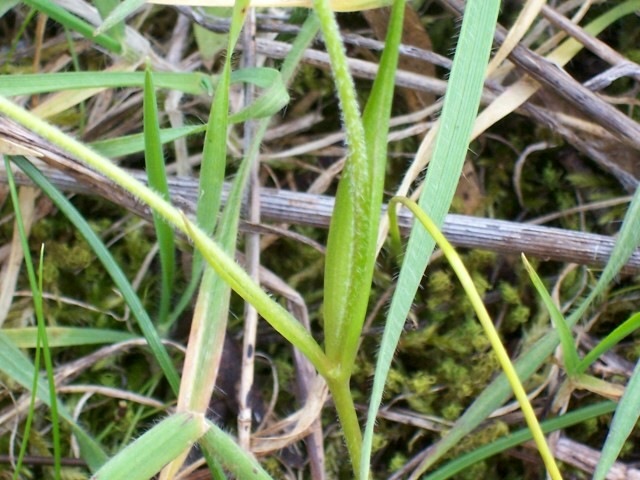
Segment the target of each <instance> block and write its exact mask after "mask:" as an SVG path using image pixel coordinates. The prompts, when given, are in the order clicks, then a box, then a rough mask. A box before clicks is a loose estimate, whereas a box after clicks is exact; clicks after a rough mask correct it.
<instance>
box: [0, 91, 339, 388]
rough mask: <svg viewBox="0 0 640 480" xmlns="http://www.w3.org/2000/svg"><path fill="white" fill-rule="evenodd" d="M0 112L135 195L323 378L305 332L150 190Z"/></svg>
mask: <svg viewBox="0 0 640 480" xmlns="http://www.w3.org/2000/svg"><path fill="white" fill-rule="evenodd" d="M0 112H1V113H3V114H5V115H7V116H8V117H10V118H11V119H12V120H15V121H17V122H18V123H20V124H22V125H24V126H26V127H27V128H30V129H31V130H32V131H33V132H34V133H35V134H37V135H40V136H41V137H43V138H45V139H46V140H48V141H50V142H51V143H53V144H54V145H57V146H58V147H60V148H62V149H63V150H65V151H66V152H68V153H70V154H71V155H73V156H74V157H75V158H77V159H79V160H80V161H82V162H83V163H85V164H87V165H89V166H91V167H92V168H94V169H96V170H97V171H98V172H100V173H102V174H103V175H105V176H106V177H108V178H109V179H111V180H113V181H114V182H115V183H117V184H118V185H120V186H121V187H122V188H124V189H126V190H127V191H129V192H131V193H133V194H134V195H136V197H138V198H139V199H140V201H141V202H144V203H145V204H147V205H149V206H150V207H151V208H153V209H154V210H156V211H157V212H159V213H160V214H162V216H163V217H164V218H165V219H166V220H167V221H168V222H170V223H171V224H173V225H175V226H176V228H178V229H179V230H181V231H182V232H184V233H186V234H187V235H190V236H191V237H192V239H193V240H194V243H196V245H197V246H198V248H199V249H200V250H201V252H202V253H203V254H204V255H205V257H206V259H207V261H208V263H209V264H210V265H211V266H212V267H213V268H214V269H215V270H216V272H217V273H218V274H219V275H220V276H221V277H222V278H223V279H224V280H225V281H226V282H227V283H229V285H231V288H232V289H233V290H235V291H236V292H237V293H238V295H240V296H241V297H242V298H244V299H245V300H246V301H248V302H250V303H251V304H252V305H253V306H254V307H255V308H256V310H257V311H258V313H260V315H261V316H262V317H263V318H264V319H265V320H267V321H268V322H269V323H270V324H271V326H272V327H273V328H274V329H275V330H276V331H278V332H279V333H280V334H281V335H282V336H283V337H285V338H286V339H287V340H288V341H289V342H290V343H292V344H294V345H295V346H296V347H297V348H298V349H299V350H300V351H301V352H302V353H303V354H304V355H305V356H306V357H307V358H308V359H309V360H310V361H311V363H313V365H314V366H315V367H316V369H317V370H318V372H319V373H320V374H321V375H323V376H329V372H330V370H331V368H330V365H329V362H328V360H327V358H326V356H325V355H324V352H323V351H322V349H321V348H320V346H319V345H318V343H317V342H316V341H315V340H314V338H313V337H312V336H311V335H310V334H309V332H307V330H306V329H305V328H304V327H303V326H302V325H301V324H300V322H298V321H297V320H296V319H295V318H294V317H293V316H292V315H291V314H290V313H289V312H288V311H287V310H286V309H285V308H283V307H282V306H281V305H280V304H279V303H278V302H276V301H274V300H273V299H272V298H271V297H270V296H269V295H268V294H267V293H266V292H264V290H262V288H260V286H259V285H258V284H257V283H256V282H255V281H254V280H252V279H251V277H250V276H249V275H247V273H246V272H245V271H244V270H243V269H242V267H240V265H238V263H237V262H236V261H235V260H234V259H233V258H230V257H229V256H228V255H227V254H225V253H224V251H223V250H222V249H221V248H220V246H219V245H218V244H217V243H216V242H214V241H213V240H211V238H210V237H209V236H207V235H206V234H205V233H204V232H203V231H202V229H201V228H200V227H198V226H197V225H195V224H194V223H193V222H192V221H190V220H189V219H188V218H187V217H186V216H185V215H184V214H183V213H182V212H181V211H180V210H178V209H177V208H175V207H173V206H172V205H170V204H168V203H167V202H165V201H164V200H163V199H162V198H161V197H160V196H159V195H157V194H156V193H155V192H154V191H153V190H151V189H150V188H148V187H147V186H145V185H144V184H142V183H141V182H139V181H138V180H136V179H135V178H134V177H132V176H131V175H130V174H128V173H127V172H126V171H125V170H124V169H122V168H120V167H119V166H117V165H114V164H113V163H112V162H111V161H109V160H108V159H107V158H104V157H102V156H101V155H99V154H97V153H96V152H95V151H93V150H91V149H90V148H89V147H87V146H86V145H85V144H83V143H81V142H79V141H77V140H75V139H74V138H72V137H70V136H69V135H66V134H65V133H64V132H62V131H61V130H60V129H59V128H57V127H55V126H53V125H50V124H48V123H47V122H45V121H43V120H42V119H39V118H38V117H36V116H35V115H33V114H32V113H31V112H29V111H27V110H25V109H24V108H22V107H20V106H18V105H16V104H15V103H13V102H11V101H9V100H8V99H6V98H5V97H3V96H1V95H0ZM25 161H26V160H25Z"/></svg>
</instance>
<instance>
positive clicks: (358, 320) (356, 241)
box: [314, 0, 379, 463]
mask: <svg viewBox="0 0 640 480" xmlns="http://www.w3.org/2000/svg"><path fill="white" fill-rule="evenodd" d="M314 7H315V11H316V15H317V16H318V19H319V20H320V25H321V29H322V34H323V37H324V41H325V45H326V47H327V52H328V54H329V58H330V60H331V69H332V72H333V75H334V78H335V87H336V93H337V95H338V100H339V102H340V110H341V111H342V118H343V123H344V130H345V136H346V143H347V145H348V146H349V154H348V158H347V161H346V163H345V166H344V169H343V172H342V178H341V180H340V184H339V185H338V191H337V194H336V201H335V206H334V209H333V215H332V216H331V224H330V226H329V238H328V240H327V253H326V260H325V272H324V305H323V313H324V334H325V351H326V352H327V357H329V359H330V360H331V361H332V362H334V363H335V365H336V367H339V368H340V369H341V370H343V371H344V373H343V374H344V377H345V378H348V377H349V376H350V371H351V369H352V365H353V358H354V357H355V354H356V351H355V349H356V347H357V339H358V337H359V335H360V329H361V326H362V322H363V321H364V315H365V312H366V308H367V305H368V302H369V291H370V289H371V276H370V274H371V268H370V267H369V265H370V264H371V263H370V262H371V261H373V259H370V258H367V254H368V253H369V252H370V251H371V248H370V244H371V242H375V240H372V239H371V238H370V231H371V222H372V217H373V215H372V212H371V205H370V201H371V198H372V195H371V189H372V185H371V180H372V179H371V166H370V164H369V159H368V152H367V148H366V141H365V133H364V126H363V124H362V119H361V117H360V107H359V106H358V101H357V98H356V93H355V86H354V83H353V78H352V77H351V75H350V73H349V68H348V66H347V61H346V55H345V51H344V45H343V44H342V41H341V39H340V32H339V28H338V25H337V22H336V19H335V16H334V14H333V12H332V11H331V9H330V7H329V5H328V2H326V1H323V0H316V1H314ZM376 215H379V212H376ZM354 340H355V342H354ZM343 380H344V379H343ZM334 397H335V392H334ZM334 400H335V398H334ZM337 407H338V411H339V412H340V407H339V406H337ZM344 428H348V427H346V426H345V425H344V424H343V429H344ZM358 428H359V427H358ZM359 434H360V432H359V431H358V435H359ZM347 444H348V445H349V442H347ZM352 460H354V461H357V462H358V463H359V461H360V459H359V458H358V459H352Z"/></svg>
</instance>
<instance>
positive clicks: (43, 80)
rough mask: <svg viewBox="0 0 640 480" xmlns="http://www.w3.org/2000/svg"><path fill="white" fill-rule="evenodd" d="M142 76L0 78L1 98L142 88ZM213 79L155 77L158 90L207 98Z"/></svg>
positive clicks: (77, 74) (82, 74)
mask: <svg viewBox="0 0 640 480" xmlns="http://www.w3.org/2000/svg"><path fill="white" fill-rule="evenodd" d="M144 78H145V74H144V72H62V73H25V74H15V75H7V76H3V77H2V82H1V83H0V95H5V96H8V97H12V96H15V95H35V94H38V93H49V92H59V91H61V90H78V89H87V88H89V89H92V88H124V87H139V88H143V87H144ZM213 81H214V79H213V78H212V77H211V76H209V75H205V74H204V73H174V72H162V73H156V74H155V75H154V82H155V85H156V87H157V88H169V89H172V90H179V91H181V92H184V93H190V94H192V95H202V94H208V93H209V92H211V91H212V89H213V83H212V82H213Z"/></svg>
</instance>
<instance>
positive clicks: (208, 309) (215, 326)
mask: <svg viewBox="0 0 640 480" xmlns="http://www.w3.org/2000/svg"><path fill="white" fill-rule="evenodd" d="M247 5H248V0H239V1H237V2H236V5H235V6H234V8H233V13H232V17H231V26H230V29H229V45H228V48H227V52H233V50H234V48H235V45H236V42H237V40H238V37H239V35H240V30H241V28H242V25H243V23H244V18H245V15H246V10H247ZM230 85H231V54H230V53H229V54H228V55H227V57H226V59H225V64H224V68H223V71H222V74H221V75H220V81H219V83H218V85H217V88H216V92H215V95H214V98H213V103H212V105H211V112H210V114H209V121H208V126H207V132H206V135H205V139H204V150H203V152H202V161H201V164H200V182H199V186H198V203H197V205H196V220H197V222H198V225H199V226H200V227H201V228H202V229H203V230H204V232H206V233H207V234H208V235H211V234H212V232H213V231H214V227H215V225H216V221H217V220H218V211H219V210H220V205H221V202H222V185H223V183H224V174H225V167H226V161H227V128H228V124H229V123H228V118H229V88H230ZM237 223H238V219H237V218H236V219H233V221H232V222H231V224H228V223H227V222H220V223H219V231H223V232H228V233H229V235H228V236H227V237H226V238H223V239H222V241H220V240H221V239H220V236H217V238H218V240H219V241H220V244H221V247H222V249H223V251H224V252H225V253H226V254H228V255H229V256H230V257H233V256H234V252H235V243H236V242H235V240H236V235H235V232H237ZM202 260H203V258H202V255H201V254H200V252H195V254H194V257H193V267H192V273H191V275H192V281H193V280H195V279H197V278H198V277H199V276H200V273H201V269H202V266H203V262H202ZM187 293H189V289H187ZM230 295H231V287H230V286H229V284H228V283H226V282H225V281H224V280H223V279H222V278H221V277H220V276H219V275H218V274H217V272H216V271H215V270H214V269H213V268H211V267H210V266H208V265H207V266H205V269H204V275H203V277H202V282H201V283H200V288H199V291H198V296H197V300H196V305H195V308H194V314H193V320H192V322H191V332H190V334H189V344H188V346H187V352H186V356H185V362H184V369H183V372H182V382H181V384H180V395H179V397H178V411H185V410H186V411H194V412H199V413H204V412H205V411H206V410H207V408H208V405H209V401H210V399H211V394H212V393H213V389H214V387H215V383H216V378H217V374H218V369H219V367H220V359H221V357H222V347H223V342H224V338H225V334H226V329H227V317H228V315H229V299H230ZM187 454H188V450H185V451H184V452H183V453H182V454H181V455H179V456H178V457H177V458H175V460H174V461H172V462H171V463H170V464H169V465H167V467H166V468H165V469H163V471H162V474H161V476H160V478H161V479H170V478H173V476H174V475H175V473H176V472H177V471H178V470H179V469H180V467H181V466H182V463H183V462H184V460H185V459H186V456H187Z"/></svg>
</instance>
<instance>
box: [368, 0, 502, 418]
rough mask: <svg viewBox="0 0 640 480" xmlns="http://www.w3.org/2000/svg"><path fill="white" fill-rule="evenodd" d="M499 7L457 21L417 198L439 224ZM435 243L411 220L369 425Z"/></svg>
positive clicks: (477, 7)
mask: <svg viewBox="0 0 640 480" xmlns="http://www.w3.org/2000/svg"><path fill="white" fill-rule="evenodd" d="M499 6H500V2H499V1H496V0H491V1H489V0H470V1H469V2H467V13H465V15H464V17H463V20H462V28H461V31H460V37H459V41H458V46H457V48H456V54H455V57H454V61H453V66H452V69H451V75H450V78H449V85H448V86H447V92H446V95H445V99H444V106H443V110H442V116H441V118H440V127H439V131H438V137H437V140H436V145H435V148H434V153H433V157H432V159H431V162H430V164H429V168H428V170H427V176H426V179H425V183H424V186H423V191H422V194H421V196H420V202H419V204H420V207H421V208H422V209H423V210H425V212H427V213H428V215H429V217H430V218H432V219H433V221H434V223H435V224H436V226H438V228H442V223H443V221H444V217H445V215H446V214H447V212H448V210H449V206H450V204H451V201H452V198H453V194H454V192H455V189H456V187H457V185H458V181H459V179H460V174H461V171H462V165H463V163H464V158H465V155H466V153H467V148H468V144H469V138H470V135H471V129H472V126H473V122H474V120H475V117H476V114H477V111H478V106H479V104H480V95H481V92H482V87H483V81H484V73H485V70H486V67H487V62H488V59H489V52H490V50H491V44H492V41H493V30H494V28H495V23H496V20H497V16H498V10H499ZM434 245H435V242H434V241H433V239H432V238H431V237H430V236H429V234H428V233H427V232H425V231H424V230H423V229H422V227H421V226H419V225H415V226H414V228H413V229H412V231H411V236H410V237H409V244H408V247H407V250H406V252H405V255H404V261H403V263H402V269H401V270H400V276H399V279H398V284H397V287H396V291H395V293H394V296H393V299H392V302H391V307H390V311H389V313H388V316H387V321H386V326H385V330H384V334H383V338H382V341H381V343H380V349H379V353H378V360H377V364H376V372H375V376H374V385H373V389H372V393H371V400H370V403H369V418H368V422H367V428H368V429H371V428H373V422H374V421H375V414H376V412H377V410H378V408H379V406H380V402H381V401H382V394H383V390H384V382H385V380H386V377H387V374H388V372H389V368H390V366H391V362H392V360H393V355H394V353H395V349H396V345H397V344H398V340H399V339H400V334H401V333H402V330H403V328H404V323H405V319H406V318H407V315H408V313H409V309H410V308H411V305H412V303H413V299H414V297H415V293H416V290H417V288H418V285H419V283H420V281H421V280H422V276H423V274H424V270H425V267H426V265H427V262H428V260H429V258H430V256H431V253H432V252H433V248H434ZM370 425H371V426H370Z"/></svg>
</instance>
